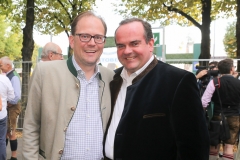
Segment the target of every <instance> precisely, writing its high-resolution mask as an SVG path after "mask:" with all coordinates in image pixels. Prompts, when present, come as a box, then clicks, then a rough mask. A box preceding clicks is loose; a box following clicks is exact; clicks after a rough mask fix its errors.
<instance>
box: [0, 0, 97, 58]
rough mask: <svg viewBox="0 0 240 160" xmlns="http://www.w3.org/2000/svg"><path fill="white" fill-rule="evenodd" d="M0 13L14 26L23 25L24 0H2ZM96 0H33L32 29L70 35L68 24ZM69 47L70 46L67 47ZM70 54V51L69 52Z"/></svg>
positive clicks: (88, 8) (52, 33)
mask: <svg viewBox="0 0 240 160" xmlns="http://www.w3.org/2000/svg"><path fill="white" fill-rule="evenodd" d="M3 1H5V3H3V4H0V14H3V15H7V16H8V18H9V21H11V22H12V23H13V24H16V25H13V26H14V27H20V28H21V27H23V24H24V23H23V22H24V21H25V16H26V13H25V9H26V7H25V6H26V0H16V1H15V2H12V1H10V0H3ZM95 1H96V0H71V1H70V0H56V1H52V0H35V6H34V7H35V8H34V9H35V13H34V14H35V22H34V23H35V24H34V29H35V30H36V31H39V32H40V33H42V34H50V35H57V34H59V33H61V32H65V33H66V35H67V38H68V37H69V35H70V24H71V23H72V21H73V19H74V17H76V16H77V15H78V14H79V13H81V12H84V11H87V10H91V9H92V6H93V5H95ZM69 49H70V47H69ZM69 56H70V52H69Z"/></svg>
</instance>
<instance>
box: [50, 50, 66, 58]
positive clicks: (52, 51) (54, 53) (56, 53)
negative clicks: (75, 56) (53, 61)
mask: <svg viewBox="0 0 240 160" xmlns="http://www.w3.org/2000/svg"><path fill="white" fill-rule="evenodd" d="M51 52H52V53H53V54H57V55H60V56H61V57H63V54H62V53H57V52H55V51H51Z"/></svg>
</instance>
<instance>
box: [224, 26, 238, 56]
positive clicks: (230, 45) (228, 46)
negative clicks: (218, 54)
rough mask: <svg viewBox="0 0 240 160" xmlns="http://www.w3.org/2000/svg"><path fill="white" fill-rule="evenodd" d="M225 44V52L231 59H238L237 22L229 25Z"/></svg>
mask: <svg viewBox="0 0 240 160" xmlns="http://www.w3.org/2000/svg"><path fill="white" fill-rule="evenodd" d="M223 44H224V47H225V51H226V52H227V54H228V57H230V58H236V57H237V54H236V53H237V43H236V22H232V23H229V24H228V26H227V28H226V33H225V35H224V39H223Z"/></svg>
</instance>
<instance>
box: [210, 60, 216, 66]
mask: <svg viewBox="0 0 240 160" xmlns="http://www.w3.org/2000/svg"><path fill="white" fill-rule="evenodd" d="M212 64H213V65H214V66H216V67H217V65H218V61H212V62H210V63H209V66H210V65H212Z"/></svg>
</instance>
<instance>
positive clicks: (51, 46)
mask: <svg viewBox="0 0 240 160" xmlns="http://www.w3.org/2000/svg"><path fill="white" fill-rule="evenodd" d="M58 48H59V46H58V45H57V44H55V43H53V42H49V43H47V44H46V45H45V46H44V47H43V49H42V55H41V57H47V56H48V54H49V53H50V52H54V53H57V51H58Z"/></svg>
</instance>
